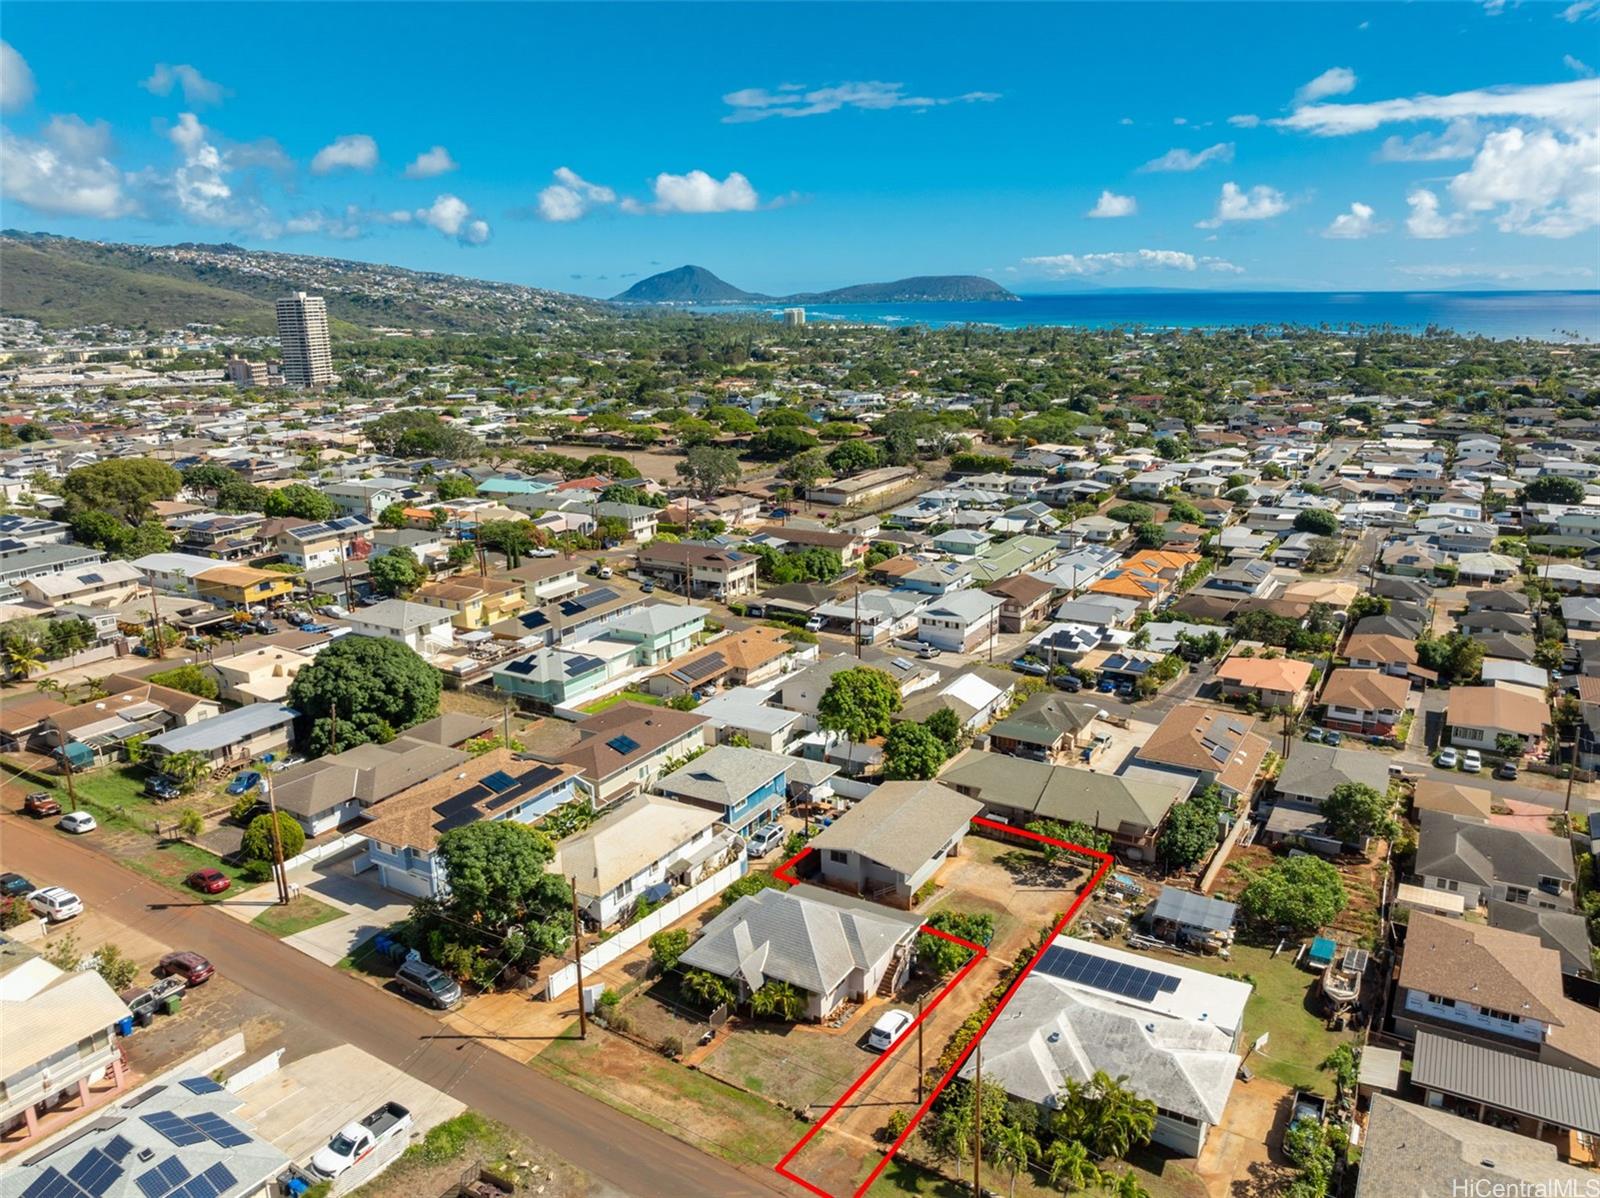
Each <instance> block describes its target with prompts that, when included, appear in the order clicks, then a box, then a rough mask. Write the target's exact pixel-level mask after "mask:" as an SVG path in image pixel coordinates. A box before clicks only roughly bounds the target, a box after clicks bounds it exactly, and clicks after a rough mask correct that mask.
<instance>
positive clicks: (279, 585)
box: [194, 566, 294, 607]
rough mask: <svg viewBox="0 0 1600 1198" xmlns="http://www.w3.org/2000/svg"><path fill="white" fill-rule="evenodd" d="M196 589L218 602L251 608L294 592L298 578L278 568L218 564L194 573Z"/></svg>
mask: <svg viewBox="0 0 1600 1198" xmlns="http://www.w3.org/2000/svg"><path fill="white" fill-rule="evenodd" d="M194 584H195V590H196V592H197V593H198V594H199V595H200V596H201V597H202V598H205V599H210V600H212V601H213V602H215V603H226V604H229V605H230V606H233V607H250V606H252V605H253V604H257V603H271V602H272V601H273V600H275V599H280V598H282V597H283V596H285V595H289V594H292V593H293V592H294V579H293V578H291V577H290V576H289V575H287V574H280V573H279V572H278V571H276V570H257V569H255V568H254V567H252V566H218V567H217V568H216V569H215V570H202V571H201V572H200V573H199V574H196V575H195V576H194Z"/></svg>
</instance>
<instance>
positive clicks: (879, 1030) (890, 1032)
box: [867, 1011, 912, 1052]
mask: <svg viewBox="0 0 1600 1198" xmlns="http://www.w3.org/2000/svg"><path fill="white" fill-rule="evenodd" d="M911 1022H912V1021H911V1012H910V1011H885V1012H884V1013H883V1014H882V1015H879V1016H878V1022H877V1023H874V1024H873V1025H872V1030H871V1031H870V1032H868V1033H867V1047H868V1048H870V1049H871V1050H872V1051H873V1052H888V1051H889V1050H890V1049H891V1048H893V1047H894V1046H895V1044H896V1043H897V1042H898V1041H899V1039H900V1037H901V1036H903V1035H905V1034H906V1032H907V1031H909V1030H910V1029H911Z"/></svg>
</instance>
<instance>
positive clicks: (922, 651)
mask: <svg viewBox="0 0 1600 1198" xmlns="http://www.w3.org/2000/svg"><path fill="white" fill-rule="evenodd" d="M943 653H944V650H943V649H941V648H939V646H938V645H922V646H920V647H919V648H918V649H917V656H918V657H920V658H921V659H922V660H923V661H932V660H933V659H934V658H936V657H939V656H941V655H943Z"/></svg>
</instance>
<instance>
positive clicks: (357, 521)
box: [273, 515, 374, 570]
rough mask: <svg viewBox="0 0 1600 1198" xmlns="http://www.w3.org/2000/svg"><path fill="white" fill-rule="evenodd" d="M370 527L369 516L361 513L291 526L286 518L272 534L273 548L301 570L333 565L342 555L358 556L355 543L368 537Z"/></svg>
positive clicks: (347, 556) (344, 556)
mask: <svg viewBox="0 0 1600 1198" xmlns="http://www.w3.org/2000/svg"><path fill="white" fill-rule="evenodd" d="M373 527H374V525H373V522H372V520H371V518H369V517H367V516H364V515H358V516H338V517H335V518H334V519H332V520H323V521H319V522H317V523H311V522H309V521H295V522H294V523H293V524H292V526H291V525H290V524H288V523H287V522H286V523H285V525H284V527H281V528H279V529H278V531H277V533H276V534H275V535H274V536H273V548H274V549H276V550H277V551H278V554H279V556H281V557H282V558H283V560H284V561H286V562H288V563H289V564H290V565H291V566H299V567H300V568H301V569H302V570H316V569H320V568H322V567H323V566H336V565H338V564H339V563H340V562H341V561H343V560H344V559H345V558H354V557H359V556H361V554H360V553H359V552H357V545H356V543H357V542H358V541H362V540H363V539H364V538H366V537H370V536H371V535H372V531H373Z"/></svg>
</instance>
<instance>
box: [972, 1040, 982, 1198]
mask: <svg viewBox="0 0 1600 1198" xmlns="http://www.w3.org/2000/svg"><path fill="white" fill-rule="evenodd" d="M972 1061H973V1065H972V1193H973V1198H983V1037H982V1036H980V1037H978V1044H977V1047H976V1048H975V1049H974V1050H973V1056H972Z"/></svg>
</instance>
